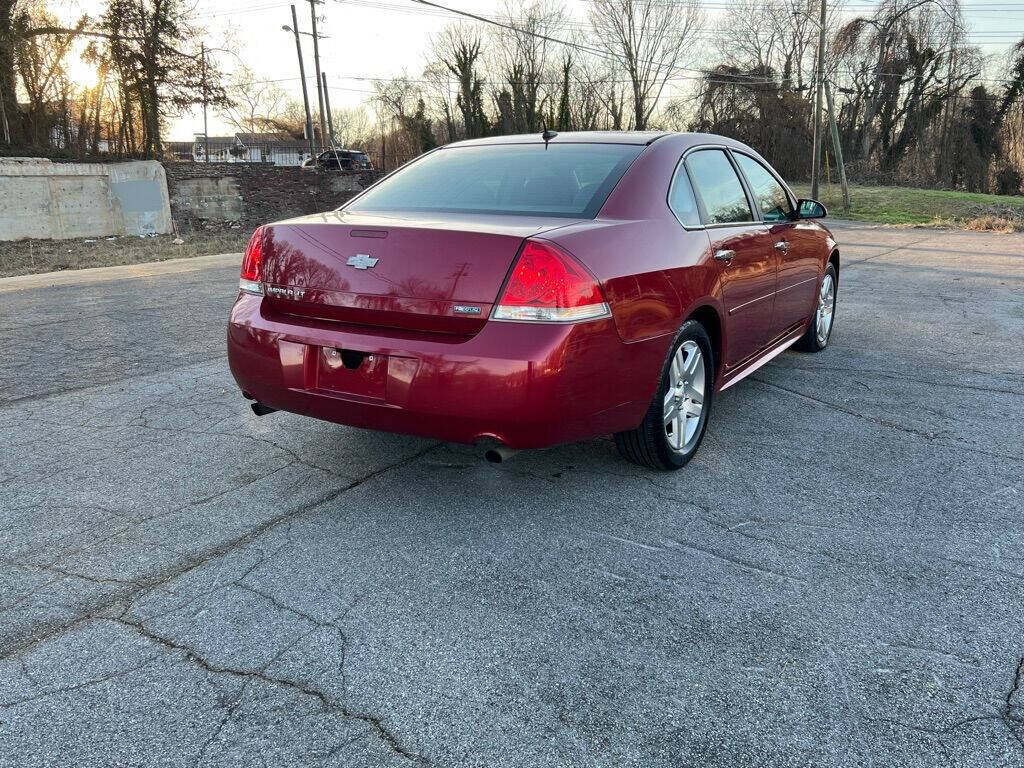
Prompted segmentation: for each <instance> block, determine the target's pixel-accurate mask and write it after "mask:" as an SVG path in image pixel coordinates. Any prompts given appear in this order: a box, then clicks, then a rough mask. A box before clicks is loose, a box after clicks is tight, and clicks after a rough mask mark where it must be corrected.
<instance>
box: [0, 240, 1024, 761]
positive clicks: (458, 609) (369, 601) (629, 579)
mask: <svg viewBox="0 0 1024 768" xmlns="http://www.w3.org/2000/svg"><path fill="white" fill-rule="evenodd" d="M836 232H837V237H838V239H839V240H840V242H841V243H842V247H843V260H844V268H843V270H842V272H841V277H840V292H839V303H838V313H837V321H836V322H837V325H836V329H835V333H834V335H833V339H832V345H831V346H830V348H829V349H828V350H827V351H826V352H824V353H823V354H820V355H813V356H811V355H801V354H797V353H786V354H784V355H782V356H780V357H779V358H777V359H776V360H775V361H774V362H773V363H771V364H770V365H769V366H767V367H765V368H763V369H761V371H759V372H758V373H757V374H755V375H754V376H753V377H751V378H750V379H748V380H746V381H745V382H743V383H741V384H740V385H737V386H736V387H733V388H732V389H730V390H728V391H727V392H726V393H725V394H724V395H723V396H722V397H721V398H720V399H719V400H718V401H717V402H716V404H715V413H714V416H713V419H712V423H711V426H710V430H709V434H708V436H707V439H706V440H705V442H704V445H703V447H702V449H701V452H700V454H699V455H698V457H697V458H696V459H695V460H694V461H693V462H692V463H691V464H690V465H689V467H687V468H686V469H685V470H683V471H681V472H678V473H675V474H671V475H666V474H655V473H651V472H647V471H644V470H641V469H639V468H637V467H634V466H631V465H629V464H626V463H624V462H623V461H621V460H620V459H619V458H618V457H617V455H616V453H615V451H614V447H613V445H612V444H611V442H610V440H608V439H601V440H594V441H591V442H587V443H583V444H579V445H572V446H566V447H562V448H557V449H552V450H548V451H540V452H532V453H523V454H520V455H519V456H518V457H517V458H516V459H515V460H513V461H511V462H509V463H506V464H502V465H499V466H492V465H487V464H484V463H482V462H481V461H480V460H479V459H478V458H477V457H476V456H475V455H474V454H473V453H472V451H471V450H470V449H468V448H465V447H460V446H451V445H446V444H438V443H433V442H430V441H424V440H418V439H413V438H406V437H401V436H394V435H385V434H378V433H373V432H365V431H359V430H355V429H349V428H344V427H340V426H335V425H331V424H326V423H320V422H316V421H313V420H309V419H303V418H301V417H297V416H292V415H290V414H285V413H277V414H273V415H271V416H267V417H263V418H260V419H258V418H256V417H255V416H253V415H252V413H251V412H250V411H249V410H248V408H247V407H246V405H245V403H244V401H243V400H242V399H241V397H240V396H239V394H238V392H237V391H236V389H235V387H234V384H233V382H232V380H231V377H230V374H229V373H228V371H227V366H226V361H225V358H224V323H225V320H226V317H227V312H228V307H229V305H230V303H231V300H232V298H233V295H234V291H235V286H236V285H237V282H236V281H237V260H236V259H233V258H232V259H224V258H219V259H218V258H213V259H199V260H195V259H193V260H189V261H183V262H175V263H173V264H167V265H163V269H162V270H158V271H156V272H153V271H147V270H145V269H143V268H139V267H126V268H124V269H122V270H114V271H113V272H111V271H107V272H103V273H100V274H98V275H92V276H90V274H89V273H88V272H81V273H76V274H75V275H65V274H62V275H58V276H56V277H49V276H40V277H35V278H21V279H16V280H7V281H3V280H0V327H2V328H3V329H4V333H3V335H2V338H0V558H2V560H3V565H4V567H3V569H2V570H0V765H3V766H8V765H9V766H19V767H24V766H53V765H75V766H186V765H187V766H214V765H217V766H221V765H223V766H239V765H269V766H275V768H277V767H278V766H293V765H294V766H309V765H313V764H318V765H333V766H402V765H415V764H422V765H428V764H429V765H435V766H480V767H483V766H486V767H487V768H497V767H500V766H528V767H529V768H539V767H541V766H573V767H575V766H608V767H609V768H610V767H615V768H620V767H624V766H637V767H638V768H639V767H641V766H642V767H644V768H660V767H662V766H664V767H666V768H668V767H670V766H671V767H672V768H678V767H679V766H702V767H704V766H713V767H716V768H717V767H721V768H725V767H727V766H728V767H732V766H771V767H774V766H922V767H924V766H927V767H929V768H931V767H932V766H979V768H981V767H983V768H993V767H995V766H1024V596H1022V581H1024V515H1022V512H1024V504H1022V490H1024V483H1022V480H1021V477H1022V473H1024V461H1022V448H1024V437H1022V436H1024V408H1022V404H1024V301H1022V289H1024V236H1021V235H1001V236H1000V235H992V234H985V233H967V232H944V231H934V230H922V229H913V230H911V229H905V230H904V229H892V228H873V227H869V226H845V225H844V226H837V229H836ZM176 265H186V266H182V267H180V268H179V267H178V266H176Z"/></svg>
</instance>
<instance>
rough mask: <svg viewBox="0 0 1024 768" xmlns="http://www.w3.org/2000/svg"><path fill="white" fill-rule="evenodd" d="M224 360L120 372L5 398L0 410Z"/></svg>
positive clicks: (219, 357) (218, 357)
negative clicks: (85, 382) (105, 379)
mask: <svg viewBox="0 0 1024 768" xmlns="http://www.w3.org/2000/svg"><path fill="white" fill-rule="evenodd" d="M226 359H227V355H226V354H221V355H214V356H212V357H202V358H190V359H189V361H188V362H187V363H184V364H183V365H176V366H171V367H170V368H161V369H160V370H153V369H152V368H147V369H146V370H145V371H142V372H140V373H136V374H128V375H125V374H124V373H123V372H120V373H119V375H118V376H117V378H115V379H111V380H110V381H93V382H90V383H89V384H82V385H80V386H77V387H67V388H65V389H54V390H50V391H47V392H34V393H33V394H31V395H20V396H19V397H11V398H7V399H0V410H3V409H4V408H8V407H10V406H14V405H24V404H25V403H31V402H34V401H36V400H45V399H46V398H48V397H58V396H61V395H70V394H74V393H77V392H83V391H85V390H89V389H96V388H97V387H104V386H108V385H110V384H113V383H115V382H116V383H118V384H120V383H122V382H126V381H132V380H133V379H143V378H146V377H147V376H153V375H156V374H166V373H171V372H173V371H179V370H181V369H183V368H191V367H193V366H195V365H202V364H203V363H212V362H213V361H214V360H226Z"/></svg>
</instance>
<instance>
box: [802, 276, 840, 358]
mask: <svg viewBox="0 0 1024 768" xmlns="http://www.w3.org/2000/svg"><path fill="white" fill-rule="evenodd" d="M836 284H837V275H836V267H835V265H834V264H832V263H831V262H829V265H828V266H827V267H826V268H825V274H824V275H822V278H821V285H820V286H819V287H818V298H817V303H816V304H815V307H814V316H813V317H812V318H811V322H810V323H809V324H808V326H807V332H806V333H804V335H803V336H801V337H800V341H798V342H797V344H796V347H797V349H801V350H803V351H804V352H821V350H823V349H824V348H825V347H827V346H828V340H829V337H830V336H831V335H832V320H833V319H834V318H835V313H836Z"/></svg>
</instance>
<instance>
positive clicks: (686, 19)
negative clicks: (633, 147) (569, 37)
mask: <svg viewBox="0 0 1024 768" xmlns="http://www.w3.org/2000/svg"><path fill="white" fill-rule="evenodd" d="M703 18H704V14H703V12H702V11H701V10H700V7H699V5H698V4H697V2H696V0H695V1H694V2H693V3H682V2H666V0H593V2H592V3H591V5H590V22H591V24H592V25H593V27H594V33H595V34H596V36H597V38H598V39H599V40H600V41H601V43H602V44H603V45H605V46H606V47H607V48H608V50H609V51H611V52H612V54H613V55H614V56H615V57H616V58H617V59H618V60H619V61H620V62H621V65H622V68H623V69H624V70H625V72H626V75H627V76H628V79H629V87H630V94H629V96H630V103H631V106H632V109H633V114H632V121H631V122H632V126H631V127H632V128H634V129H636V130H644V129H646V128H647V124H648V121H649V120H650V117H651V114H652V113H653V112H654V110H655V108H656V107H657V106H658V100H659V99H660V98H661V94H662V92H663V91H664V89H665V84H666V82H667V81H668V79H669V78H670V77H672V75H673V74H675V73H676V71H677V70H678V69H679V66H680V64H681V62H682V58H683V53H684V51H685V50H686V48H687V44H688V43H689V42H690V40H691V38H692V37H693V35H694V33H695V32H696V31H697V28H698V27H699V26H700V24H701V21H702V20H703Z"/></svg>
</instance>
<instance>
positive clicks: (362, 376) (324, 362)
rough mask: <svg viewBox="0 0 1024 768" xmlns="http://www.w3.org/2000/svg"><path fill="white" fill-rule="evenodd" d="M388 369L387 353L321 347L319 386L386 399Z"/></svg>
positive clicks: (356, 394)
mask: <svg viewBox="0 0 1024 768" xmlns="http://www.w3.org/2000/svg"><path fill="white" fill-rule="evenodd" d="M387 373H388V358H387V355H378V354H371V353H366V352H357V351H354V350H343V349H336V348H334V347H320V349H319V351H318V354H317V367H316V387H315V388H316V389H319V390H322V391H324V392H328V393H332V394H338V395H354V396H356V397H367V398H372V399H375V400H383V399H384V388H385V384H386V382H387Z"/></svg>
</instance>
